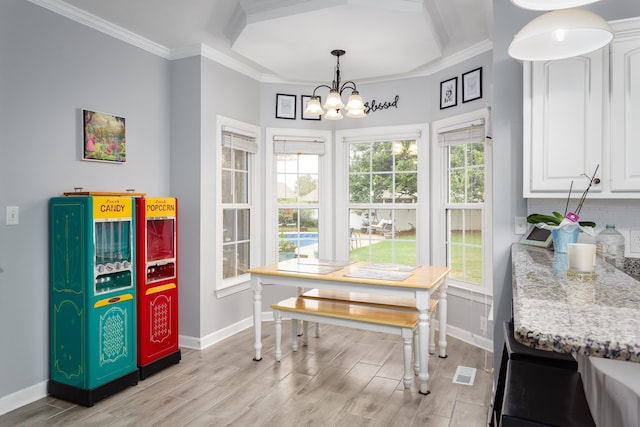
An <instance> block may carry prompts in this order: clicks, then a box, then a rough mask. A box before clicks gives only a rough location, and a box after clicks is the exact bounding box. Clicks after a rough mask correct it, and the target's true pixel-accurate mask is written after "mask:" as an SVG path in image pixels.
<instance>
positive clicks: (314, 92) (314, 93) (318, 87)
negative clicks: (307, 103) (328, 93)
mask: <svg viewBox="0 0 640 427" xmlns="http://www.w3.org/2000/svg"><path fill="white" fill-rule="evenodd" d="M321 87H326V88H327V89H329V90H331V89H332V88H331V86H327V85H320V86H317V87H316V88H315V89H314V90H313V95H311V96H316V91H317V90H318V89H320V88H321Z"/></svg>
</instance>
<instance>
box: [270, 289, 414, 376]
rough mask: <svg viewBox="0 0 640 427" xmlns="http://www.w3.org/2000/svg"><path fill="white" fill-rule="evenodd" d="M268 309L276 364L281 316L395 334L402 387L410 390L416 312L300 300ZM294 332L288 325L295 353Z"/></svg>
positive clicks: (338, 302) (296, 344)
mask: <svg viewBox="0 0 640 427" xmlns="http://www.w3.org/2000/svg"><path fill="white" fill-rule="evenodd" d="M271 308H272V309H273V318H274V320H275V341H276V343H275V344H276V349H275V350H276V360H277V361H280V359H281V357H282V313H285V314H286V316H287V317H290V318H291V319H294V320H303V321H309V322H320V323H327V324H332V325H337V326H348V327H352V328H358V329H365V330H369V331H375V332H384V333H396V334H397V333H399V334H400V335H401V336H402V340H403V358H404V376H403V383H404V387H405V388H410V387H411V381H412V375H411V343H412V340H413V337H414V331H415V330H416V329H417V326H418V313H417V312H416V311H409V310H398V309H394V308H385V307H374V306H370V305H365V304H356V303H348V302H344V301H331V300H322V299H313V298H304V297H298V298H295V297H292V298H288V299H286V300H283V301H280V302H279V303H276V304H272V305H271ZM297 332H298V325H297V322H295V321H292V322H291V335H292V336H291V348H292V350H293V351H297V350H298V340H297V338H296V336H297Z"/></svg>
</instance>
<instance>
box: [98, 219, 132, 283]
mask: <svg viewBox="0 0 640 427" xmlns="http://www.w3.org/2000/svg"><path fill="white" fill-rule="evenodd" d="M132 245H133V240H132V235H131V221H130V220H122V221H113V220H111V221H96V222H95V242H94V247H95V273H96V280H95V291H96V293H103V292H110V291H114V290H118V289H122V288H127V287H131V286H133V281H132V279H131V277H132V274H131V271H132V263H131V260H132V256H133V253H132Z"/></svg>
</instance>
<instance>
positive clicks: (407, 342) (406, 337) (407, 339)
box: [402, 328, 413, 388]
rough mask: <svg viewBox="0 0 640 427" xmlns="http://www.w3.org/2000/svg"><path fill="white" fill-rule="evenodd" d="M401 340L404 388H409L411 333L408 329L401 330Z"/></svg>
mask: <svg viewBox="0 0 640 427" xmlns="http://www.w3.org/2000/svg"><path fill="white" fill-rule="evenodd" d="M402 340H403V342H404V378H403V382H404V388H411V379H412V378H411V342H412V340H413V331H412V330H411V329H409V328H402Z"/></svg>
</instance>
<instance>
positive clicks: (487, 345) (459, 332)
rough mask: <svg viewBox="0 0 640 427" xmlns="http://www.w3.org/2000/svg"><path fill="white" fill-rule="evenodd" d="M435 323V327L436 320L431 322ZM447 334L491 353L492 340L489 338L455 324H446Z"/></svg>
mask: <svg viewBox="0 0 640 427" xmlns="http://www.w3.org/2000/svg"><path fill="white" fill-rule="evenodd" d="M433 323H434V324H435V325H436V329H439V328H438V327H437V325H438V322H433ZM447 336H451V337H453V338H456V339H459V340H460V341H464V342H466V343H467V344H471V345H472V346H475V347H479V348H481V349H483V350H486V351H490V352H491V353H493V340H490V339H489V338H486V337H483V336H480V335H476V334H474V333H472V332H469V331H465V330H464V329H460V328H456V327H455V326H451V325H447Z"/></svg>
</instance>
